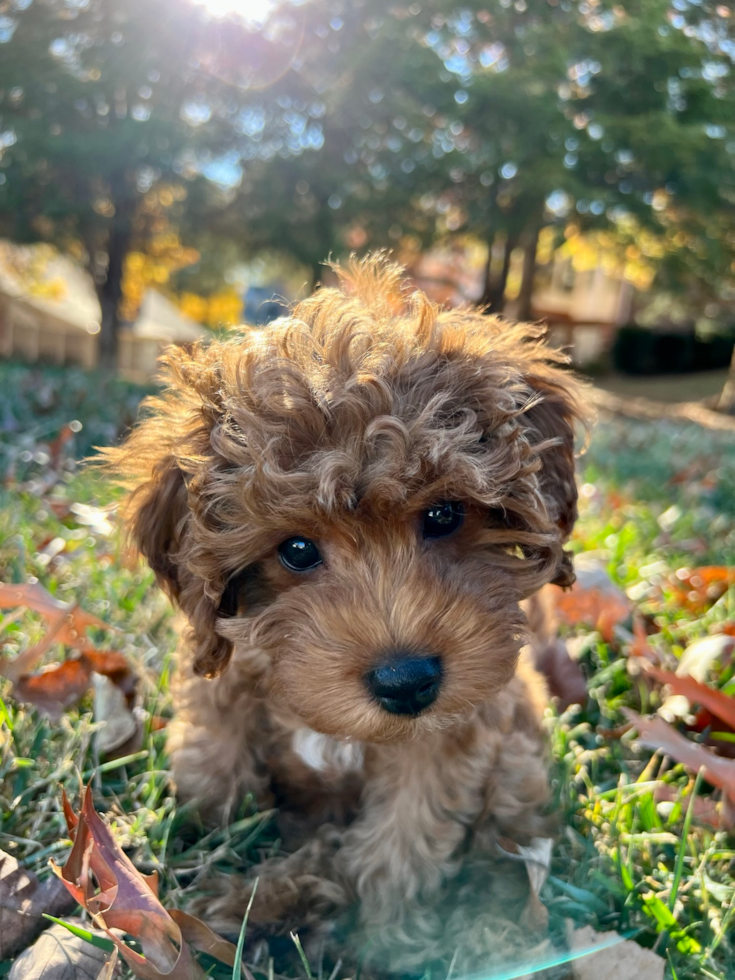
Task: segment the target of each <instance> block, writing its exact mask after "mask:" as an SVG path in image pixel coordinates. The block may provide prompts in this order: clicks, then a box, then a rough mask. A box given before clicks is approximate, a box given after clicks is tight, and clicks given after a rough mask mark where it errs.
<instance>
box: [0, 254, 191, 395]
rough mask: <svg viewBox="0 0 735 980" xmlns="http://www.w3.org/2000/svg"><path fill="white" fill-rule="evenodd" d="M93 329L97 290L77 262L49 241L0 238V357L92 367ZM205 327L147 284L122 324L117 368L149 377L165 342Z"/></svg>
mask: <svg viewBox="0 0 735 980" xmlns="http://www.w3.org/2000/svg"><path fill="white" fill-rule="evenodd" d="M99 332H100V304H99V300H98V298H97V292H96V290H95V288H94V283H93V282H92V279H91V278H90V276H89V275H88V274H87V273H86V272H85V271H84V270H83V269H81V268H80V267H79V266H78V265H77V264H76V263H75V262H73V261H72V260H71V259H70V258H68V257H67V256H65V255H62V254H60V253H59V252H56V251H55V250H54V249H51V248H50V247H47V246H43V245H40V246H39V245H28V246H18V245H14V244H12V243H11V242H0V357H5V358H16V359H18V360H21V361H28V362H29V363H35V362H36V361H45V362H46V363H52V364H76V365H78V366H80V367H84V368H93V367H95V366H96V365H97V361H98V348H99ZM207 333H208V331H207V330H206V328H205V327H203V326H201V325H200V324H199V323H197V322H196V321H195V320H192V319H191V318H190V317H187V316H185V315H184V314H183V313H182V312H181V311H180V310H179V309H178V307H176V306H175V304H174V303H172V302H171V301H170V300H169V299H167V298H166V297H165V296H163V295H162V294H161V293H158V292H156V291H155V290H153V289H149V290H148V291H147V292H146V294H145V296H144V297H143V302H142V304H141V309H140V313H139V316H138V318H137V319H136V320H135V322H134V323H132V324H129V325H127V326H124V327H121V328H120V331H119V334H118V337H119V345H120V346H119V368H120V371H121V372H122V373H123V374H125V375H126V376H128V377H130V378H134V379H136V380H141V381H145V380H148V379H149V378H151V377H152V376H153V375H154V374H155V372H156V362H157V359H158V356H159V354H160V353H161V350H162V349H163V348H164V347H166V346H168V345H169V344H190V343H193V342H194V341H195V340H198V339H199V338H200V337H203V336H206V335H207Z"/></svg>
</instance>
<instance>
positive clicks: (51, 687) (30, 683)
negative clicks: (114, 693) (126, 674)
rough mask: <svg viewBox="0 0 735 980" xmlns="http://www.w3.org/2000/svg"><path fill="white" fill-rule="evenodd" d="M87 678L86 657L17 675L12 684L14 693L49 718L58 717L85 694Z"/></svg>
mask: <svg viewBox="0 0 735 980" xmlns="http://www.w3.org/2000/svg"><path fill="white" fill-rule="evenodd" d="M89 682H90V669H89V664H88V663H87V662H86V659H85V658H80V659H78V660H65V661H64V662H63V663H60V664H53V665H52V666H50V667H44V668H43V669H42V670H39V671H38V673H36V674H26V675H25V676H23V677H19V678H18V680H17V681H16V682H15V684H14V686H13V697H15V698H17V700H19V701H28V702H29V703H30V704H33V705H35V706H36V707H37V708H38V709H39V710H40V711H43V712H44V713H45V714H47V715H49V716H50V717H51V718H59V717H60V716H61V715H62V714H63V712H64V710H65V709H66V708H70V707H71V706H72V705H73V704H76V703H77V701H79V699H80V698H82V697H83V696H84V694H85V692H86V690H87V689H88V687H89Z"/></svg>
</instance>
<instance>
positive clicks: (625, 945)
mask: <svg viewBox="0 0 735 980" xmlns="http://www.w3.org/2000/svg"><path fill="white" fill-rule="evenodd" d="M569 947H570V949H571V952H572V953H573V954H576V955H575V958H574V959H573V960H572V969H573V971H574V977H575V980H623V978H624V980H634V978H635V980H663V976H664V967H665V965H666V961H665V960H663V959H662V958H661V957H660V956H657V955H656V954H655V953H654V952H652V951H651V950H650V949H644V947H643V946H639V945H638V943H636V942H634V941H633V940H632V939H624V938H623V937H622V936H621V935H619V934H618V933H617V932H595V930H594V929H593V928H592V927H591V926H585V927H584V928H583V929H575V930H574V932H572V934H571V936H570V937H569Z"/></svg>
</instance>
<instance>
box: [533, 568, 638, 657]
mask: <svg viewBox="0 0 735 980" xmlns="http://www.w3.org/2000/svg"><path fill="white" fill-rule="evenodd" d="M575 571H576V573H577V581H576V582H575V583H574V585H573V586H572V587H571V589H567V590H566V591H562V590H561V589H559V588H558V587H557V586H555V585H547V586H544V590H542V591H546V590H550V594H551V595H552V596H553V603H554V607H555V609H556V614H557V617H558V619H559V620H560V621H561V622H563V623H566V624H567V625H568V626H578V625H580V624H585V625H586V626H592V627H593V628H594V629H596V630H597V631H598V632H599V633H600V634H601V636H602V638H603V639H604V640H605V642H606V643H609V642H611V641H612V639H613V637H614V630H615V627H616V626H617V625H618V624H619V623H622V622H624V621H625V620H626V619H627V618H628V617H629V616H630V613H631V609H632V606H631V602H630V600H629V599H628V597H627V596H626V595H625V593H624V592H623V591H622V590H621V589H619V588H618V586H617V585H615V583H614V582H613V581H612V579H611V578H610V576H609V575H608V573H607V570H606V569H605V567H604V566H603V565H602V564H601V563H599V562H597V561H594V560H593V559H589V558H587V559H585V557H584V556H583V555H582V556H580V557H578V558H577V559H575Z"/></svg>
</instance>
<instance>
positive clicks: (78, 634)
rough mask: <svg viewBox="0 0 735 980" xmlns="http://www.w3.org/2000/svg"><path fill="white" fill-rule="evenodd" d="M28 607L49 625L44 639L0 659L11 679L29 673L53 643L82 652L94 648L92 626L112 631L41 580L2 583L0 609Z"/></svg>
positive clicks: (107, 625)
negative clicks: (88, 633) (55, 594)
mask: <svg viewBox="0 0 735 980" xmlns="http://www.w3.org/2000/svg"><path fill="white" fill-rule="evenodd" d="M15 606H25V607H26V608H27V609H32V610H33V611H34V612H37V613H38V614H39V615H40V616H42V617H43V618H44V619H45V620H46V623H47V624H48V630H47V632H46V635H45V636H44V638H43V640H41V642H40V643H37V644H36V645H35V646H33V647H29V648H28V649H27V650H24V651H23V653H20V654H18V656H17V657H16V658H15V659H14V660H12V661H8V660H7V659H6V658H2V659H0V672H1V673H2V674H3V675H4V676H5V677H7V678H8V679H9V680H11V681H16V680H17V678H18V677H21V676H22V675H23V674H27V673H28V671H30V670H31V669H32V668H33V667H35V665H36V664H37V663H38V661H39V660H40V659H41V657H42V656H43V655H44V654H45V653H46V651H47V650H48V649H49V647H50V646H51V644H52V643H64V644H66V645H67V646H70V647H74V648H75V649H77V650H80V651H82V652H87V651H90V652H91V651H94V650H95V647H94V644H93V643H92V642H91V640H90V639H89V638H88V637H87V636H85V631H86V630H87V629H88V628H89V627H90V626H97V627H99V628H101V629H105V630H109V629H111V628H112V627H111V626H110V625H109V624H108V623H105V622H103V621H102V620H101V619H98V618H97V616H93V615H92V613H88V612H86V611H85V610H84V609H82V608H80V607H79V606H76V605H73V604H72V603H66V602H61V601H60V600H59V599H55V598H54V597H53V596H52V595H51V594H50V593H49V592H47V591H46V589H44V587H43V586H42V585H39V584H38V583H34V584H30V585H7V584H5V583H0V609H10V608H12V607H15Z"/></svg>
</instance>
